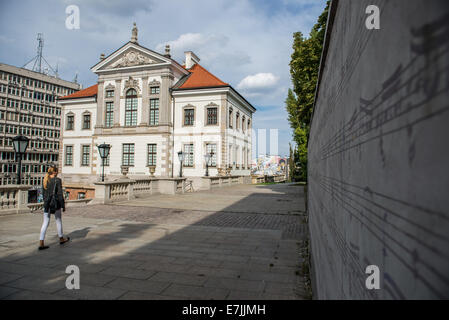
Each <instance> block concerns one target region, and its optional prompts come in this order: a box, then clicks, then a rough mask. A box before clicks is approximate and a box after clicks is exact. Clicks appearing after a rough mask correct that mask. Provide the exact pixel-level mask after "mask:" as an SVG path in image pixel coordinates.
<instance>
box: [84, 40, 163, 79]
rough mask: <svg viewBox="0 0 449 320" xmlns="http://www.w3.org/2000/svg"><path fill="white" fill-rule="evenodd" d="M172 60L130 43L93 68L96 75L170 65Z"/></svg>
mask: <svg viewBox="0 0 449 320" xmlns="http://www.w3.org/2000/svg"><path fill="white" fill-rule="evenodd" d="M170 63H171V61H170V59H168V58H166V57H164V56H163V55H161V54H158V53H156V52H154V51H152V50H149V49H146V48H144V47H142V46H140V45H138V44H135V43H131V42H128V43H127V44H126V45H124V46H123V47H121V48H120V49H118V50H116V51H115V52H114V53H112V54H110V55H109V56H108V57H106V58H105V59H103V60H102V61H100V62H99V63H97V64H96V65H95V66H93V67H92V68H91V70H92V71H93V72H95V73H97V72H102V71H113V70H121V69H129V68H138V67H145V66H152V65H161V64H170Z"/></svg>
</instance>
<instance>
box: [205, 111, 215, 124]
mask: <svg viewBox="0 0 449 320" xmlns="http://www.w3.org/2000/svg"><path fill="white" fill-rule="evenodd" d="M217 113H218V109H217V108H207V124H217V123H218V120H217Z"/></svg>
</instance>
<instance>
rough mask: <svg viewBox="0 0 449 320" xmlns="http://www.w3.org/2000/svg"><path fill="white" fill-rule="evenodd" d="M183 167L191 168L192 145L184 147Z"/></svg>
mask: <svg viewBox="0 0 449 320" xmlns="http://www.w3.org/2000/svg"><path fill="white" fill-rule="evenodd" d="M184 167H193V143H191V144H185V145H184Z"/></svg>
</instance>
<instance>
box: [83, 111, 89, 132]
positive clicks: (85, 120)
mask: <svg viewBox="0 0 449 320" xmlns="http://www.w3.org/2000/svg"><path fill="white" fill-rule="evenodd" d="M83 129H90V114H83Z"/></svg>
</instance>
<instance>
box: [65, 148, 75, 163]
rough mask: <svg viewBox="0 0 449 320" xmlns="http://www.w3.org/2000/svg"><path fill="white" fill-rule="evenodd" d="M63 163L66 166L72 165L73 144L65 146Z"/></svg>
mask: <svg viewBox="0 0 449 320" xmlns="http://www.w3.org/2000/svg"><path fill="white" fill-rule="evenodd" d="M65 165H66V166H71V165H73V146H66V147H65Z"/></svg>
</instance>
